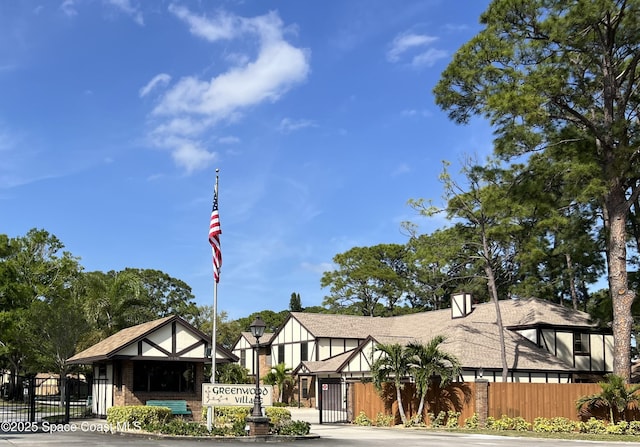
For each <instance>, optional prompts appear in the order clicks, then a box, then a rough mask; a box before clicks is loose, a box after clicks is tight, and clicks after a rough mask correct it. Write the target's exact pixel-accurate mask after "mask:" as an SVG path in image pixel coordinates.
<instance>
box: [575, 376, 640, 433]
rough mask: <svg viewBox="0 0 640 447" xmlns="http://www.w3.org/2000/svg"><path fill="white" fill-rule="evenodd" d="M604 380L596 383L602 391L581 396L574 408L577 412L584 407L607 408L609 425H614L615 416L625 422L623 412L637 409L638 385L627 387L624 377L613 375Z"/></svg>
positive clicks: (639, 400)
mask: <svg viewBox="0 0 640 447" xmlns="http://www.w3.org/2000/svg"><path fill="white" fill-rule="evenodd" d="M604 378H605V381H603V382H598V385H600V388H602V391H601V392H600V393H598V394H592V395H591V396H582V397H581V398H579V399H578V400H577V401H576V408H577V409H578V411H580V410H582V409H583V408H584V407H586V408H588V409H592V408H597V407H605V408H609V417H610V419H611V423H612V424H615V423H616V422H615V417H614V416H615V415H617V416H619V417H620V418H621V419H622V420H625V416H624V410H625V409H626V408H627V407H629V408H637V407H638V403H639V402H640V396H639V395H638V394H636V393H637V392H638V391H639V390H640V384H636V385H629V386H627V385H626V383H625V380H624V377H621V376H618V375H615V374H607V375H606V376H604Z"/></svg>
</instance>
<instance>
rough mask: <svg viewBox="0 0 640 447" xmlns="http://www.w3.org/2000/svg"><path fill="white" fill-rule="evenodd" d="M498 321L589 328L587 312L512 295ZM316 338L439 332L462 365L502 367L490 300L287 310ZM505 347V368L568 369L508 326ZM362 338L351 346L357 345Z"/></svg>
mask: <svg viewBox="0 0 640 447" xmlns="http://www.w3.org/2000/svg"><path fill="white" fill-rule="evenodd" d="M499 304H500V313H501V316H502V321H503V325H504V327H505V328H509V329H522V328H531V327H537V326H538V327H546V326H554V327H558V328H573V329H578V328H580V329H595V328H596V325H595V324H593V323H592V322H591V321H590V319H589V314H587V313H585V312H581V311H576V310H573V309H569V308H566V307H562V306H559V305H557V304H553V303H551V302H548V301H544V300H539V299H535V298H531V299H517V300H504V301H500V303H499ZM292 317H293V318H296V319H297V320H298V321H299V322H300V324H302V325H303V326H304V327H305V328H306V329H307V330H308V331H309V332H311V333H312V334H313V336H315V337H316V338H320V337H327V338H351V339H354V338H356V339H363V340H364V339H367V338H368V337H371V339H373V340H374V341H375V342H377V343H384V344H392V343H399V344H401V345H406V344H407V343H409V342H412V341H417V342H420V343H427V342H429V341H430V340H431V339H432V338H433V337H435V336H436V335H443V336H444V337H445V341H444V342H443V344H442V349H443V350H445V351H446V352H448V353H450V354H452V355H455V356H456V357H457V358H458V359H459V360H460V362H461V364H462V366H463V367H465V368H484V369H502V359H501V356H500V334H499V331H498V325H497V318H496V311H495V304H494V303H492V302H490V303H483V304H476V305H474V306H473V310H472V311H471V313H469V314H468V315H466V316H465V317H462V318H452V317H451V309H442V310H436V311H430V312H422V313H416V314H408V315H401V316H396V317H384V318H383V317H373V318H372V317H365V316H353V315H331V314H307V313H299V312H294V313H292ZM504 335H505V348H506V354H507V364H508V365H509V369H511V370H513V369H518V370H537V371H573V370H575V369H574V368H573V367H572V366H571V365H569V364H567V363H566V362H564V361H563V360H561V359H560V358H558V357H556V356H554V355H553V354H551V353H549V352H547V351H546V350H544V349H541V348H539V347H537V346H536V345H535V344H534V343H532V342H531V341H529V340H528V339H526V338H525V337H523V336H521V335H520V334H518V333H516V332H514V331H512V330H506V331H505V334H504ZM365 344H366V343H362V344H361V345H360V347H359V348H358V349H357V350H356V351H360V350H361V349H362V348H363V347H364V346H365ZM353 355H355V351H353V350H352V351H347V352H345V353H344V354H340V355H338V356H336V357H332V358H329V359H326V360H323V361H316V362H303V365H304V367H305V368H306V369H307V370H308V371H310V372H339V371H340V369H341V368H342V367H344V366H345V365H346V363H347V360H348V359H349V358H351V357H352V356H353Z"/></svg>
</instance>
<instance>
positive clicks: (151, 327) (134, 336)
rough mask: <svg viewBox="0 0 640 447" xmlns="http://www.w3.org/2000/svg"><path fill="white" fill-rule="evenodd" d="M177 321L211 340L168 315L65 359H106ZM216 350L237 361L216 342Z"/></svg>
mask: <svg viewBox="0 0 640 447" xmlns="http://www.w3.org/2000/svg"><path fill="white" fill-rule="evenodd" d="M174 320H175V321H178V322H180V324H181V325H182V326H183V327H185V328H186V329H188V330H189V331H191V332H193V333H194V334H195V335H196V336H198V337H200V338H201V339H202V340H204V341H205V342H208V343H210V342H211V338H210V337H211V336H210V335H207V334H205V333H203V332H202V331H200V330H198V329H197V328H195V327H193V326H192V325H190V324H189V323H188V322H187V321H185V320H184V319H182V318H180V317H178V316H177V315H170V316H168V317H163V318H158V319H157V320H153V321H149V322H147V323H142V324H139V325H137V326H131V327H128V328H125V329H122V330H121V331H119V332H117V333H115V334H113V335H112V336H111V337H107V338H105V339H104V340H102V341H101V342H98V343H96V344H95V345H93V346H91V347H89V348H87V349H85V350H84V351H82V352H79V353H77V354H76V355H74V356H73V357H71V358H70V359H68V360H67V361H68V362H69V363H91V362H94V361H98V360H106V359H108V358H110V357H111V356H112V355H114V354H116V353H117V352H118V351H120V350H122V349H123V348H125V347H126V346H128V345H130V344H132V343H135V342H137V341H138V340H141V339H143V338H144V337H146V336H148V335H149V334H150V333H151V332H153V331H155V330H157V329H159V328H161V327H162V326H164V325H166V324H169V323H171V322H172V321H174ZM216 348H217V352H222V353H223V354H224V355H225V356H227V357H228V358H229V359H230V360H231V361H237V359H238V358H237V357H236V356H235V355H234V354H233V353H232V352H231V351H229V350H228V349H226V348H225V347H224V346H222V345H220V344H219V343H217V346H216Z"/></svg>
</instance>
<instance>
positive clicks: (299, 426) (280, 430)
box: [274, 420, 311, 436]
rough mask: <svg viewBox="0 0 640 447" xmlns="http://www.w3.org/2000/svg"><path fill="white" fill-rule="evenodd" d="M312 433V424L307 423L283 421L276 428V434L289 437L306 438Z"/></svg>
mask: <svg viewBox="0 0 640 447" xmlns="http://www.w3.org/2000/svg"><path fill="white" fill-rule="evenodd" d="M310 431H311V424H310V423H308V422H306V421H291V420H290V421H283V422H282V423H281V424H279V425H277V426H275V428H274V434H278V435H287V436H306V435H308V434H309V432H310Z"/></svg>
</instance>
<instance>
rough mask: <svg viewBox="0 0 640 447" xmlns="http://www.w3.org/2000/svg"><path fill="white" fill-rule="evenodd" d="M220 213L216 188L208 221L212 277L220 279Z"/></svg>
mask: <svg viewBox="0 0 640 447" xmlns="http://www.w3.org/2000/svg"><path fill="white" fill-rule="evenodd" d="M221 233H222V230H221V229H220V214H219V213H218V188H217V187H216V190H215V192H214V194H213V209H212V210H211V221H210V222H209V243H210V244H211V249H212V251H213V278H214V279H215V280H216V282H218V281H220V267H222V250H221V249H220V234H221Z"/></svg>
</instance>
